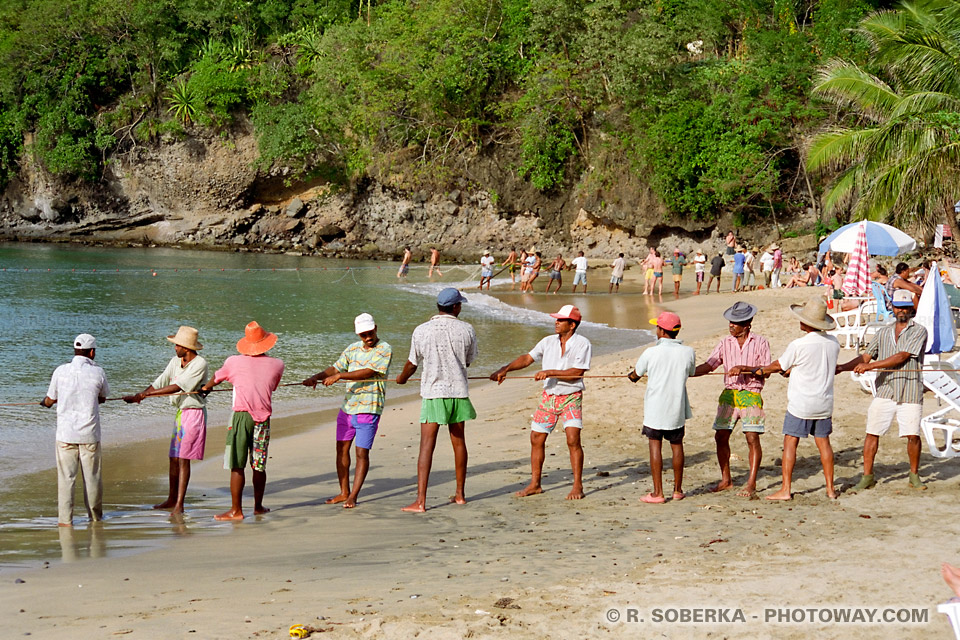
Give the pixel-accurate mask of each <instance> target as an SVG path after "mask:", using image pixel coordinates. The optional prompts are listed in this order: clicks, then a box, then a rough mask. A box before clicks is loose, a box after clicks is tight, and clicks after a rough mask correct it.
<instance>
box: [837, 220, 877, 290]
mask: <svg viewBox="0 0 960 640" xmlns="http://www.w3.org/2000/svg"><path fill="white" fill-rule="evenodd" d="M859 227H860V228H859V229H858V231H857V238H856V241H855V242H854V244H853V251H851V252H850V264H849V265H848V268H847V274H846V275H845V276H844V278H843V284H842V285H841V287H840V288H841V289H843V292H844V293H846V294H847V295H848V296H859V295H863V294H864V293H866V292H867V291H869V290H870V255H869V254H868V252H867V229H866V223H865V222H861V223H859Z"/></svg>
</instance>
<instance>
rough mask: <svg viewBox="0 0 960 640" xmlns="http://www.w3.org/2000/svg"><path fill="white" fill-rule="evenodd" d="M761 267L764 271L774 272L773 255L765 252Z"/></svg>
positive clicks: (761, 257) (761, 259)
mask: <svg viewBox="0 0 960 640" xmlns="http://www.w3.org/2000/svg"><path fill="white" fill-rule="evenodd" d="M760 265H761V266H762V267H763V270H764V271H773V254H771V253H770V252H769V251H764V252H763V255H762V256H760Z"/></svg>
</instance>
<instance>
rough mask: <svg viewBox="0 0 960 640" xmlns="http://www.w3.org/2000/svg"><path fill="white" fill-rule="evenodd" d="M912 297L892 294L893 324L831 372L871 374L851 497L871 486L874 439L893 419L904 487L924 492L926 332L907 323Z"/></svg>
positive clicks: (898, 292) (897, 292)
mask: <svg viewBox="0 0 960 640" xmlns="http://www.w3.org/2000/svg"><path fill="white" fill-rule="evenodd" d="M914 313H915V311H914V307H913V294H912V293H911V292H910V291H909V290H908V289H896V290H894V292H893V314H894V316H895V317H896V319H897V321H896V323H895V324H893V325H889V326H886V327H883V328H882V329H880V331H878V332H877V335H876V337H874V339H873V342H872V343H870V346H869V347H868V348H867V351H866V353H864V354H862V355H860V356H858V357H856V358H854V359H853V360H851V361H850V362H847V363H845V364H843V365H841V366H840V367H838V368H837V370H838V372H839V371H850V370H851V369H852V370H853V371H855V372H857V373H865V372H867V371H871V370H878V371H877V383H876V386H877V395H876V397H875V398H874V399H873V402H871V403H870V408H869V409H868V410H867V435H866V438H865V439H864V441H863V477H862V478H860V482H858V483H857V484H856V485H855V486H854V487H853V488H852V489H851V490H850V492H851V493H856V492H858V491H864V490H866V489H870V488H872V487H874V486H876V484H877V481H876V480H875V479H874V477H873V460H874V458H876V456H877V450H878V449H879V448H880V436H882V435H883V434H885V433H886V432H887V431H888V430H889V429H890V424H891V423H892V422H893V418H894V416H896V418H897V424H898V426H899V431H900V437H901V438H906V439H907V457H908V458H909V460H910V480H909V482H910V487H912V488H913V489H926V488H927V486H926V485H925V484H923V482H922V481H921V480H920V475H919V473H918V471H919V468H920V448H921V442H920V416H921V413H922V412H921V409H922V405H923V379H922V378H921V376H922V375H923V374H922V373H920V367H921V365H922V363H923V353H924V351H925V349H926V344H927V330H926V329H924V328H923V327H922V326H921V325H919V324H917V323H915V322H914V321H913V316H914Z"/></svg>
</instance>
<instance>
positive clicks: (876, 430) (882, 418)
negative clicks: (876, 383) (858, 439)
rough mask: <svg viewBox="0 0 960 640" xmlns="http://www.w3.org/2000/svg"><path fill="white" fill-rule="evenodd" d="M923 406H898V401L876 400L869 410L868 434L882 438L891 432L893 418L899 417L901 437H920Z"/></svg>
mask: <svg viewBox="0 0 960 640" xmlns="http://www.w3.org/2000/svg"><path fill="white" fill-rule="evenodd" d="M921 413H923V405H920V404H906V403H904V404H897V402H896V400H890V399H888V398H874V399H873V402H871V403H870V408H869V409H867V433H869V434H870V435H872V436H882V435H884V434H885V433H886V432H887V431H889V430H890V425H891V424H892V423H893V417H894V416H896V417H897V424H898V425H899V427H900V437H901V438H903V437H905V436H919V435H920V415H921Z"/></svg>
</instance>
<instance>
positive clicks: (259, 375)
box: [40, 287, 926, 526]
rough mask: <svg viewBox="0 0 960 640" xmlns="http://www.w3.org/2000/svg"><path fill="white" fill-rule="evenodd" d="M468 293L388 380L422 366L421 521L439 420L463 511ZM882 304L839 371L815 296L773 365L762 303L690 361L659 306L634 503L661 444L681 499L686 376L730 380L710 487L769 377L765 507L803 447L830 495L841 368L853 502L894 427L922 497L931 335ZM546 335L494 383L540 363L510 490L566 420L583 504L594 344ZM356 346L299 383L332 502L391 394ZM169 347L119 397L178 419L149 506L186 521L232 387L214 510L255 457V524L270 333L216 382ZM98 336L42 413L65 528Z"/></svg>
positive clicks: (189, 330)
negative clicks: (324, 402) (779, 390)
mask: <svg viewBox="0 0 960 640" xmlns="http://www.w3.org/2000/svg"><path fill="white" fill-rule="evenodd" d="M466 301H467V299H466V297H465V296H464V295H463V294H462V293H461V292H460V291H459V290H457V289H455V288H452V287H451V288H446V289H444V290H443V291H441V292H440V294H439V295H438V296H437V300H436V308H437V313H436V315H434V316H433V317H432V318H430V320H428V321H427V322H425V323H423V324H421V325H419V326H418V327H416V329H415V330H414V332H413V335H412V338H411V343H410V353H409V356H408V358H407V359H406V361H405V362H404V366H403V368H402V370H401V372H400V373H399V375H398V376H397V377H396V379H395V380H394V381H395V382H396V383H397V384H401V385H403V384H406V383H407V382H408V381H409V380H410V378H411V377H412V376H413V374H414V373H416V372H417V371H420V379H419V380H420V395H421V398H422V401H421V412H420V430H421V431H420V451H419V457H418V462H417V497H416V499H415V500H414V502H413V503H411V504H410V505H408V506H406V507H404V508H403V509H404V510H405V511H415V512H422V511H425V510H426V504H427V503H426V497H427V487H428V483H429V476H430V471H431V467H432V461H433V453H434V450H435V447H436V442H437V438H438V435H439V428H440V426H441V425H447V427H448V431H449V434H450V440H451V445H452V447H453V452H454V465H455V471H456V492H455V496H454V498H453V500H454V501H455V502H457V503H459V504H463V503H465V502H466V493H465V483H466V475H467V460H468V454H467V444H466V438H465V424H466V422H467V421H468V420H472V419H474V418H475V417H476V411H475V409H474V407H473V405H472V404H471V402H470V397H469V383H468V376H467V369H468V367H469V366H470V365H471V364H472V363H473V361H474V360H475V359H476V357H477V340H476V334H475V332H474V329H473V327H472V326H471V325H470V324H469V323H467V322H465V321H463V320H460V318H459V316H460V313H461V311H462V308H463V303H465V302H466ZM892 305H893V308H894V314H895V317H896V322H895V323H894V324H891V325H888V326H885V327H883V328H881V329H880V330H879V331H878V332H877V334H876V337H875V339H874V340H873V342H872V343H871V344H870V346H869V348H868V349H867V351H866V352H865V353H864V354H862V355H859V356H857V357H855V358H853V359H852V360H850V361H849V362H846V363H843V364H838V358H839V352H840V346H839V343H838V342H837V340H836V338H834V337H833V336H830V335H828V334H827V333H826V332H827V331H829V330H831V329H832V328H833V327H834V326H835V321H834V320H833V318H831V317H830V316H829V315H828V313H827V307H826V303H825V300H824V299H823V298H821V297H816V298H814V299H813V300H811V301H809V302H807V303H806V304H805V305H803V306H800V305H791V311H792V312H793V313H794V314H795V316H796V317H797V319H798V320H799V323H800V331H801V332H803V334H804V335H803V336H802V337H800V338H798V339H797V340H794V341H793V342H791V343H790V344H789V345H788V347H787V348H786V349H785V351H784V352H783V354H782V355H781V356H780V357H779V358H777V359H776V360H771V354H770V346H769V343H768V342H767V340H766V339H764V338H763V337H762V336H760V335H758V334H757V333H754V332H753V330H752V329H753V319H754V317H755V315H756V313H757V309H756V307H754V306H753V305H751V304H748V303H746V302H742V301H738V302H736V303H735V304H734V305H733V306H731V307H730V308H728V309H727V310H726V311H725V312H724V314H723V317H724V318H725V319H726V320H727V322H728V328H729V335H728V336H726V337H724V338H723V339H722V340H721V341H720V342H719V343H718V344H717V345H716V347H715V348H714V349H713V351H712V353H711V354H710V357H708V358H707V359H706V360H705V361H704V362H702V363H700V364H697V363H696V358H695V354H694V351H693V349H692V348H690V347H688V346H685V345H683V344H682V342H681V341H680V340H678V339H677V336H678V334H679V332H680V328H681V321H680V318H679V316H677V315H676V314H675V313H672V312H669V311H665V312H663V313H661V314H660V315H659V316H658V317H657V318H655V319H653V320H651V321H650V322H651V324H654V325H655V326H656V336H657V341H656V343H655V344H654V345H653V346H651V347H649V348H648V349H646V350H645V351H644V352H643V353H642V354H641V355H640V357H639V359H638V360H637V363H636V365H635V367H634V369H633V371H631V372H630V373H629V374H628V375H627V378H628V379H629V380H631V381H633V382H637V381H639V380H640V379H641V378H642V377H644V376H646V378H647V387H646V392H645V396H644V404H643V422H642V425H641V426H642V433H643V435H645V436H646V437H647V438H648V440H649V452H650V468H651V473H652V480H653V491H651V492H650V493H648V494H646V495H645V496H643V497H642V498H641V500H642V501H643V502H647V503H662V502H665V501H666V500H667V496H666V494H665V492H664V491H663V485H662V466H663V460H662V443H663V440H667V442H669V443H670V445H671V450H672V466H673V472H674V485H673V492H672V498H673V499H674V500H680V499H682V498H683V497H684V492H683V467H684V454H683V439H684V436H685V423H686V420H688V419H689V418H690V417H691V411H690V404H689V401H688V397H687V390H686V383H687V379H688V378H690V377H697V376H702V375H706V374H709V373H711V372H713V371H714V370H716V369H717V368H719V367H721V366H722V367H723V370H724V388H723V391H722V392H721V394H720V397H719V399H718V407H717V413H716V417H715V419H714V422H713V430H714V433H715V435H714V438H715V441H716V447H717V459H718V462H719V466H720V481H719V482H718V483H717V485H716V486H715V487H714V490H716V491H721V490H725V489H729V488H731V487H732V486H733V480H732V476H731V472H730V444H729V441H730V436H731V433H732V431H733V429H734V427H735V426H736V425H737V423H740V424H741V428H742V430H743V432H744V435H745V438H746V442H747V446H748V449H749V472H748V476H747V482H746V485H745V487H744V488H743V491H742V492H741V493H742V495H747V496H753V495H754V494H755V493H756V483H757V476H758V473H759V469H760V464H761V458H762V448H761V444H760V435H761V434H762V433H763V432H764V430H765V414H764V402H763V398H762V395H761V394H762V391H763V388H764V381H765V379H766V378H767V377H768V376H770V375H772V374H774V373H783V374H785V375H789V385H788V390H787V414H786V418H785V420H784V425H783V433H784V442H783V450H784V451H783V462H782V474H783V481H782V485H781V487H780V489H779V490H778V491H776V492H775V493H773V494H772V495H769V496H767V498H768V499H771V500H789V499H790V498H791V497H792V493H791V479H792V471H793V467H794V464H795V461H796V454H797V447H798V444H799V441H800V440H801V439H803V438H806V437H807V436H813V438H814V441H815V443H816V445H817V449H818V451H819V453H820V460H821V463H822V466H823V472H824V477H825V481H826V492H827V495H828V496H829V497H831V498H834V497H836V495H837V493H836V490H835V487H834V482H833V451H832V449H831V446H830V434H831V432H832V429H833V425H832V412H833V389H834V385H833V378H834V375H835V374H837V373H840V372H842V371H851V370H854V371H856V372H858V373H863V372H865V371H868V370H876V371H877V372H878V375H877V381H876V389H877V393H876V397H875V398H874V400H873V402H872V403H871V405H870V409H869V411H868V413H867V426H866V438H865V441H864V472H863V477H862V478H861V480H860V481H859V482H858V483H857V485H856V486H855V487H854V488H853V489H852V491H863V490H866V489H869V488H871V487H873V486H874V485H875V484H876V480H875V478H874V474H873V461H874V458H875V456H876V453H877V450H878V447H879V438H880V436H882V435H883V434H885V433H886V432H887V431H888V430H889V428H890V425H891V423H892V421H893V418H894V417H896V419H897V422H898V425H899V434H900V436H901V437H903V438H906V442H907V452H908V458H909V463H910V474H909V486H911V487H913V488H916V489H924V488H925V486H924V484H923V483H922V481H921V480H920V477H919V475H918V468H919V456H920V446H921V445H920V415H921V402H922V391H923V386H922V380H921V377H920V375H921V374H920V362H921V359H922V356H923V351H924V346H925V343H926V330H925V329H924V328H923V327H922V326H921V325H919V324H917V323H915V322H914V321H913V320H912V318H913V314H914V310H915V306H914V305H915V299H914V296H913V294H912V292H911V291H910V290H908V289H906V288H895V289H894V290H893V296H892ZM551 316H552V317H553V318H554V320H555V326H554V333H553V334H552V335H549V336H547V337H545V338H543V339H542V340H541V341H540V342H538V343H537V344H536V345H535V346H534V347H533V348H532V349H531V350H530V351H529V352H527V353H524V354H522V355H520V356H518V357H517V358H515V359H514V360H512V361H511V362H509V363H507V364H505V365H504V366H502V367H500V368H499V369H497V370H496V371H494V372H493V373H492V374H490V376H489V378H490V379H491V380H493V381H496V382H497V383H498V384H499V383H502V382H503V381H504V380H505V379H506V378H507V377H508V374H509V373H510V372H513V371H519V370H521V369H524V368H526V367H529V366H530V365H532V364H533V363H534V362H536V361H540V362H541V364H542V369H541V370H540V371H539V372H537V373H536V374H535V376H534V377H535V379H537V380H539V381H542V383H543V390H542V393H541V396H540V399H539V402H538V406H537V407H536V410H535V412H534V414H533V419H532V421H531V427H530V429H531V431H530V444H531V455H530V462H531V477H530V482H529V484H528V485H527V486H526V487H525V488H524V489H522V490H521V491H518V492H517V495H518V496H521V497H523V496H529V495H533V494H537V493H540V492H542V487H541V474H542V468H543V463H544V459H545V442H546V439H547V436H548V435H549V434H550V433H551V432H552V431H553V430H554V429H555V427H556V425H557V424H558V423H562V426H563V430H564V434H565V437H566V442H567V446H568V448H569V453H570V464H571V469H572V471H573V487H572V489H571V491H570V493H569V494H568V495H567V499H572V500H576V499H581V498H583V497H584V490H583V480H582V475H583V447H582V444H581V439H580V433H581V430H582V428H583V416H582V403H583V393H584V376H585V374H586V372H587V371H589V369H590V360H591V353H592V346H591V344H590V341H589V340H588V339H587V338H586V337H584V336H582V335H580V334H578V333H577V329H578V328H579V326H580V323H581V321H582V315H581V313H580V311H579V309H577V308H576V307H575V306H573V305H569V304H568V305H564V306H562V307H561V308H560V309H559V311H557V312H556V313H553V314H551ZM354 331H355V333H356V335H357V338H358V340H357V341H355V342H353V343H351V344H349V345H348V346H347V347H346V349H344V351H343V352H342V354H341V355H340V357H339V358H338V359H337V360H336V361H335V362H334V363H332V364H331V365H329V366H328V367H327V368H325V369H323V370H322V371H320V372H318V373H316V374H315V375H313V376H310V377H309V378H306V379H305V380H303V381H301V382H299V383H296V384H302V385H304V386H308V387H316V385H317V384H323V385H325V386H330V385H333V384H336V383H339V382H345V383H346V391H345V395H344V401H343V404H342V406H341V408H340V411H339V413H338V416H337V419H336V469H337V476H338V480H339V493H338V494H337V495H335V496H333V497H332V498H330V499H329V500H327V503H330V504H335V503H342V504H343V506H344V507H346V508H352V507H354V506H356V504H357V499H358V496H359V493H360V490H361V488H362V486H363V483H364V480H365V478H366V475H367V472H368V470H369V467H370V457H369V452H370V450H371V449H372V448H373V443H374V440H375V437H376V434H377V430H378V427H379V422H380V416H381V415H382V413H383V409H384V404H385V391H386V390H385V383H386V382H387V375H388V370H389V368H390V365H391V361H392V357H393V353H392V347H391V346H390V345H389V344H388V343H387V342H385V341H383V340H381V339H380V338H379V336H378V333H377V325H376V322H375V320H374V318H373V317H372V316H371V315H370V314H367V313H362V314H360V315H358V316H357V317H356V318H355V320H354ZM167 340H169V341H170V342H171V343H172V344H173V348H174V356H173V357H172V358H171V359H170V361H169V362H167V364H166V366H165V367H164V369H163V371H162V372H161V373H160V375H159V376H158V377H157V378H156V379H155V380H154V381H153V382H152V383H151V384H150V385H148V386H147V387H146V388H145V389H143V390H142V391H140V392H138V393H136V394H133V395H127V396H123V400H124V401H126V402H128V403H139V402H142V401H143V400H144V399H145V398H149V397H153V396H165V397H169V399H170V402H171V404H172V405H173V407H174V408H175V410H176V412H175V417H174V426H173V433H172V436H171V440H170V446H169V451H168V457H169V493H168V495H167V498H166V500H164V501H163V502H161V503H159V504H157V505H154V508H157V509H169V510H171V511H174V512H182V511H183V509H184V503H185V496H186V491H187V487H188V484H189V480H190V463H191V461H193V460H202V459H203V456H204V451H205V444H206V426H207V414H206V397H207V394H209V393H210V392H211V391H212V390H213V389H214V388H215V387H216V386H217V385H219V384H221V383H223V382H230V383H231V384H232V385H233V407H232V408H233V413H232V415H231V418H230V423H229V426H228V429H227V437H226V446H225V451H224V467H225V469H229V470H230V493H231V507H230V510H229V511H226V512H224V513H222V514H219V515H217V516H215V517H216V519H218V520H241V519H243V517H244V512H243V508H242V492H243V488H244V485H245V480H246V478H245V468H246V465H247V462H248V460H249V462H250V467H251V471H252V483H253V488H254V513H256V514H262V513H266V512H268V511H269V509H268V508H267V507H265V506H264V504H263V498H264V492H265V487H266V464H267V451H268V447H269V442H270V417H271V415H272V412H273V410H272V395H273V392H274V391H275V390H276V389H277V388H278V386H279V385H280V380H281V377H282V374H283V371H284V364H283V362H282V361H281V360H280V359H278V358H273V357H269V356H267V355H266V354H267V352H268V351H270V349H272V348H273V347H274V346H275V345H276V343H277V336H276V334H274V333H271V332H269V331H266V330H265V329H264V328H263V327H261V326H260V325H259V324H258V323H257V322H250V323H249V324H248V325H247V326H246V328H245V330H244V336H243V338H241V339H240V340H239V341H238V342H237V345H236V348H237V351H238V355H235V356H231V357H229V358H227V359H226V361H225V362H224V363H223V365H222V366H221V367H220V368H219V369H217V370H216V371H215V372H214V373H213V375H212V376H211V375H210V371H209V365H208V363H207V361H206V360H205V359H204V358H203V357H202V356H200V355H199V351H201V350H202V349H203V345H202V344H201V343H200V342H199V332H198V330H197V329H195V328H193V327H188V326H181V327H180V328H179V329H178V331H177V332H176V333H175V334H173V335H170V336H167ZM96 348H97V343H96V339H95V338H94V337H93V336H91V335H89V334H81V335H79V336H77V337H76V338H75V340H74V342H73V350H74V357H73V359H72V360H71V361H70V362H68V363H66V364H64V365H61V366H60V367H58V368H57V369H56V371H55V372H54V374H53V376H52V378H51V381H50V385H49V388H48V391H47V394H46V397H44V399H43V400H42V401H41V403H40V404H41V405H43V406H44V407H51V406H53V405H54V404H56V406H57V436H56V440H57V457H56V462H57V473H58V494H59V517H58V521H59V524H60V525H61V526H70V525H71V523H72V515H73V493H74V485H75V482H76V479H77V476H78V474H82V477H83V487H84V498H85V501H86V506H87V511H88V514H89V516H90V518H91V519H92V520H99V519H101V518H102V515H103V509H102V480H101V473H100V465H101V462H100V461H101V451H100V415H99V404H100V403H102V402H104V401H105V400H106V399H107V397H108V396H109V393H110V391H109V385H108V383H107V379H106V375H105V374H104V372H103V370H102V368H100V367H99V366H98V365H97V364H96V363H95V361H94V359H95V355H96ZM351 446H352V447H353V449H354V452H355V455H356V469H355V474H354V476H353V482H352V483H351V479H350V466H351V453H350V450H351Z"/></svg>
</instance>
